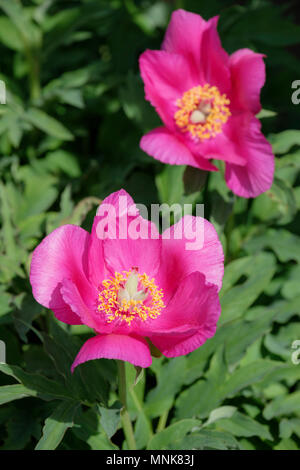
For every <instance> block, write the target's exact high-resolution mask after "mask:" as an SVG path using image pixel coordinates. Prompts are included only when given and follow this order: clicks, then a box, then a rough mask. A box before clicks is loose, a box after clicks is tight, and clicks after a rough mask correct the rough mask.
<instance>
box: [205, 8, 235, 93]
mask: <svg viewBox="0 0 300 470" xmlns="http://www.w3.org/2000/svg"><path fill="white" fill-rule="evenodd" d="M218 19H219V17H218V16H215V17H214V18H211V19H210V20H209V21H208V22H207V23H208V27H207V28H206V29H205V31H204V32H203V37H202V42H201V67H202V68H203V73H204V79H205V83H209V84H210V85H215V86H217V87H218V89H219V91H220V92H221V93H226V94H228V93H229V92H230V88H231V82H230V70H229V55H228V54H227V52H226V51H225V50H224V49H223V47H222V45H221V41H220V37H219V34H218V31H217V25H218Z"/></svg>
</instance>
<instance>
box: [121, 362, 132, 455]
mask: <svg viewBox="0 0 300 470" xmlns="http://www.w3.org/2000/svg"><path fill="white" fill-rule="evenodd" d="M117 363H118V378H119V396H120V401H121V403H122V405H123V408H122V410H121V421H122V426H123V431H124V434H125V438H126V442H127V445H128V449H129V450H136V443H135V438H134V434H133V429H132V424H131V421H130V416H129V413H128V411H127V390H126V373H125V362H123V361H117Z"/></svg>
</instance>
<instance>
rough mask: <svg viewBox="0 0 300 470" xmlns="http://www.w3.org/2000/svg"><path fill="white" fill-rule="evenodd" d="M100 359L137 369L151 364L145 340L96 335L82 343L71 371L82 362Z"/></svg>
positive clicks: (123, 336)
mask: <svg viewBox="0 0 300 470" xmlns="http://www.w3.org/2000/svg"><path fill="white" fill-rule="evenodd" d="M102 358H105V359H119V360H121V361H128V362H130V363H131V364H133V365H135V366H137V367H149V366H150V365H151V363H152V359H151V354H150V350H149V346H148V344H147V343H146V341H145V340H143V339H141V338H140V339H137V338H134V337H132V336H125V335H114V334H112V335H97V336H95V337H93V338H90V339H89V340H88V341H86V343H84V345H83V346H82V348H81V349H80V351H79V353H78V354H77V356H76V358H75V361H74V362H73V364H72V367H71V370H72V372H73V371H74V369H75V367H77V366H78V365H79V364H82V363H83V362H86V361H90V360H92V359H102Z"/></svg>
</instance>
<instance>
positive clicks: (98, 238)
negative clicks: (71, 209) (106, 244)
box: [88, 189, 135, 286]
mask: <svg viewBox="0 0 300 470" xmlns="http://www.w3.org/2000/svg"><path fill="white" fill-rule="evenodd" d="M119 201H120V206H119ZM123 206H124V208H123ZM132 206H135V204H134V201H133V199H132V197H131V196H129V194H128V193H127V192H126V191H124V190H123V189H121V190H120V191H116V192H114V193H112V194H110V195H109V196H108V197H107V198H105V199H104V200H103V201H102V203H101V204H100V206H99V207H98V210H97V214H96V216H95V218H94V222H93V227H92V232H91V236H90V240H89V246H88V261H89V279H90V280H91V282H92V283H93V284H94V285H95V286H99V284H100V283H101V281H103V279H106V278H107V277H109V275H110V272H109V271H108V270H107V266H106V264H105V261H104V254H103V239H104V233H103V230H106V231H107V233H110V235H111V236H113V235H114V233H113V230H114V229H115V228H116V227H115V226H116V222H115V219H116V217H115V216H119V215H121V214H120V213H119V211H120V210H123V211H124V210H125V211H127V210H128V208H129V207H132ZM110 219H111V223H110V222H109V220H110ZM102 221H103V222H104V223H101V222H102ZM97 232H98V233H97Z"/></svg>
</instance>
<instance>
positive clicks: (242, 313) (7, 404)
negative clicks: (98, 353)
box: [0, 0, 300, 449]
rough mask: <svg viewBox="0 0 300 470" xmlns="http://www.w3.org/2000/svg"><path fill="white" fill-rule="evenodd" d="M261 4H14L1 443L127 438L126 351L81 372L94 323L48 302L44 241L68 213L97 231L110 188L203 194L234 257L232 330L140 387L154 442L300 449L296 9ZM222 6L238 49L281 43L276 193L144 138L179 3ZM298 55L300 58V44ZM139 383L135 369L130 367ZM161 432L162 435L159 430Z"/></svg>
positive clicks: (6, 48) (5, 11)
mask: <svg viewBox="0 0 300 470" xmlns="http://www.w3.org/2000/svg"><path fill="white" fill-rule="evenodd" d="M295 3H297V2H295V1H294V2H292V1H291V2H285V3H284V6H282V5H281V4H278V3H275V2H271V1H267V0H266V1H264V0H252V1H245V2H232V1H229V0H210V1H209V2H207V1H206V0H183V1H176V2H172V1H147V0H145V1H134V0H124V1H121V0H112V1H109V0H103V1H102V0H77V1H76V0H74V1H73V0H69V1H61V0H60V1H55V0H32V1H29V0H28V1H22V2H21V1H18V0H0V15H1V16H0V79H1V80H4V81H5V83H6V87H7V104H6V105H1V106H0V113H1V117H0V155H1V158H0V172H1V183H0V203H1V214H0V217H1V233H0V251H1V255H0V256H1V257H0V259H1V262H0V264H1V268H0V281H1V287H0V339H2V340H3V341H5V343H6V347H7V364H6V365H5V364H1V365H0V372H1V373H0V404H1V405H2V406H1V407H0V444H1V449H33V448H37V449H55V448H58V449H117V448H122V447H123V448H126V444H125V443H124V438H123V433H122V431H121V429H120V421H119V404H118V401H117V395H116V390H117V389H116V387H117V384H116V368H115V364H114V361H105V360H101V361H92V362H90V363H88V364H84V365H82V366H80V367H79V368H78V369H76V372H75V373H74V376H73V377H71V375H70V364H71V362H72V360H73V358H74V357H75V354H76V352H77V351H78V349H79V347H80V345H81V344H82V343H83V341H84V340H86V339H87V338H88V337H89V336H90V332H89V331H88V329H86V328H85V327H81V326H80V327H78V326H71V327H68V326H66V325H63V324H59V323H58V322H56V321H55V319H54V317H53V315H52V313H51V312H49V311H46V309H43V308H42V307H40V306H39V305H38V304H37V303H36V302H35V301H34V300H33V298H32V294H31V289H30V285H29V281H28V269H29V264H30V254H31V252H32V250H33V249H34V247H35V246H36V245H37V244H38V243H39V241H40V240H41V239H42V238H43V237H44V236H45V234H47V233H49V232H50V231H52V230H53V229H54V228H55V227H57V226H59V225H60V224H63V223H75V224H82V225H83V226H84V227H85V228H87V229H90V227H91V221H92V218H93V215H94V212H95V209H96V205H97V204H98V202H99V199H101V198H103V197H105V196H107V195H108V194H109V193H111V192H112V191H114V190H118V189H120V188H121V187H124V188H125V189H126V190H127V191H128V192H130V194H131V195H132V196H133V197H134V199H135V201H137V202H140V203H144V204H150V203H156V202H166V203H173V202H179V203H184V202H203V203H204V204H205V216H206V218H209V219H210V220H211V221H212V222H213V223H214V224H215V226H216V228H217V230H218V232H219V234H220V237H221V239H222V243H223V245H224V249H225V252H226V270H225V278H224V286H223V289H222V291H221V300H222V316H221V319H220V322H219V325H218V330H217V334H216V335H215V337H214V338H212V339H210V340H209V341H208V342H207V343H206V344H205V345H204V346H203V347H201V348H200V349H198V350H197V351H195V352H193V353H191V354H190V355H188V356H186V357H179V358H176V359H172V360H166V359H155V360H154V362H153V366H152V367H151V368H150V369H149V370H147V371H146V374H145V375H144V376H143V377H142V378H141V380H140V381H139V382H138V384H137V385H136V386H135V387H134V386H133V385H132V386H131V387H130V392H129V407H130V413H131V417H132V419H133V421H134V425H135V434H136V439H137V444H138V448H149V449H171V448H172V449H174V448H175V449H189V448H194V449H207V448H209V449H228V448H241V449H297V448H299V444H300V387H299V378H300V365H294V364H293V363H292V362H291V352H292V349H291V344H292V342H293V341H294V340H297V339H300V323H299V302H300V293H299V283H300V268H299V264H298V263H299V261H300V243H299V240H300V238H299V235H300V234H299V221H300V219H299V211H298V209H299V207H300V180H299V171H300V130H297V128H299V109H300V108H299V106H300V105H299V106H298V107H297V105H293V104H292V102H291V94H292V91H293V90H292V89H291V84H292V81H293V80H296V79H300V64H299V60H298V58H297V48H298V47H299V43H300V26H299V25H297V19H296V13H295V9H294V8H293V6H295ZM178 7H182V8H185V9H187V10H190V11H194V12H197V13H200V14H201V15H202V16H203V17H204V18H206V19H207V18H209V17H211V16H214V15H216V14H220V15H221V18H220V22H219V32H220V35H221V38H222V41H223V46H224V47H225V48H226V50H227V51H228V52H230V53H231V52H233V51H235V50H236V49H239V48H243V47H249V48H251V49H253V50H255V51H259V52H263V53H265V54H266V55H267V59H266V66H267V83H266V85H265V87H264V89H263V92H262V104H263V108H264V109H265V110H268V111H264V112H263V114H261V116H262V121H263V131H264V133H265V134H266V135H267V136H268V138H269V139H270V141H271V143H272V145H273V149H274V152H275V153H276V155H277V162H276V175H275V180H274V184H273V186H272V189H271V190H270V191H268V192H267V193H266V194H263V195H261V196H260V197H258V198H257V199H256V200H243V199H239V198H236V197H234V196H233V195H232V194H231V193H230V192H229V191H228V190H227V188H226V186H225V183H224V181H223V178H222V176H221V175H217V174H211V175H209V176H208V178H207V180H206V184H205V186H203V187H202V190H201V191H199V184H200V183H201V182H202V183H203V181H202V180H203V175H202V174H200V175H199V174H197V173H195V172H192V171H190V170H187V171H185V168H184V167H169V166H165V165H163V164H160V163H159V162H156V161H154V160H153V159H151V158H150V157H148V156H147V155H145V154H143V152H142V151H141V150H140V149H139V146H138V142H139V139H140V137H141V136H142V134H143V133H145V132H146V131H148V130H150V129H152V128H153V127H154V126H155V125H157V124H158V123H159V121H158V118H157V116H156V114H155V112H154V111H153V109H152V108H151V107H150V105H149V104H148V103H147V102H146V101H145V100H144V94H143V86H142V82H141V79H140V77H139V73H138V56H139V54H140V53H141V52H142V51H143V50H144V49H146V48H149V49H157V48H159V47H160V44H161V41H162V37H163V34H164V31H165V28H166V25H167V23H168V19H169V16H170V13H171V11H172V10H173V9H175V8H178ZM298 56H299V54H298ZM127 374H128V379H129V381H130V383H131V384H132V383H133V380H134V371H133V370H132V369H131V368H130V367H128V368H127ZM157 428H158V430H159V431H160V432H159V433H158V434H156V435H155V436H154V437H153V431H155V430H156V429H157Z"/></svg>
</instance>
